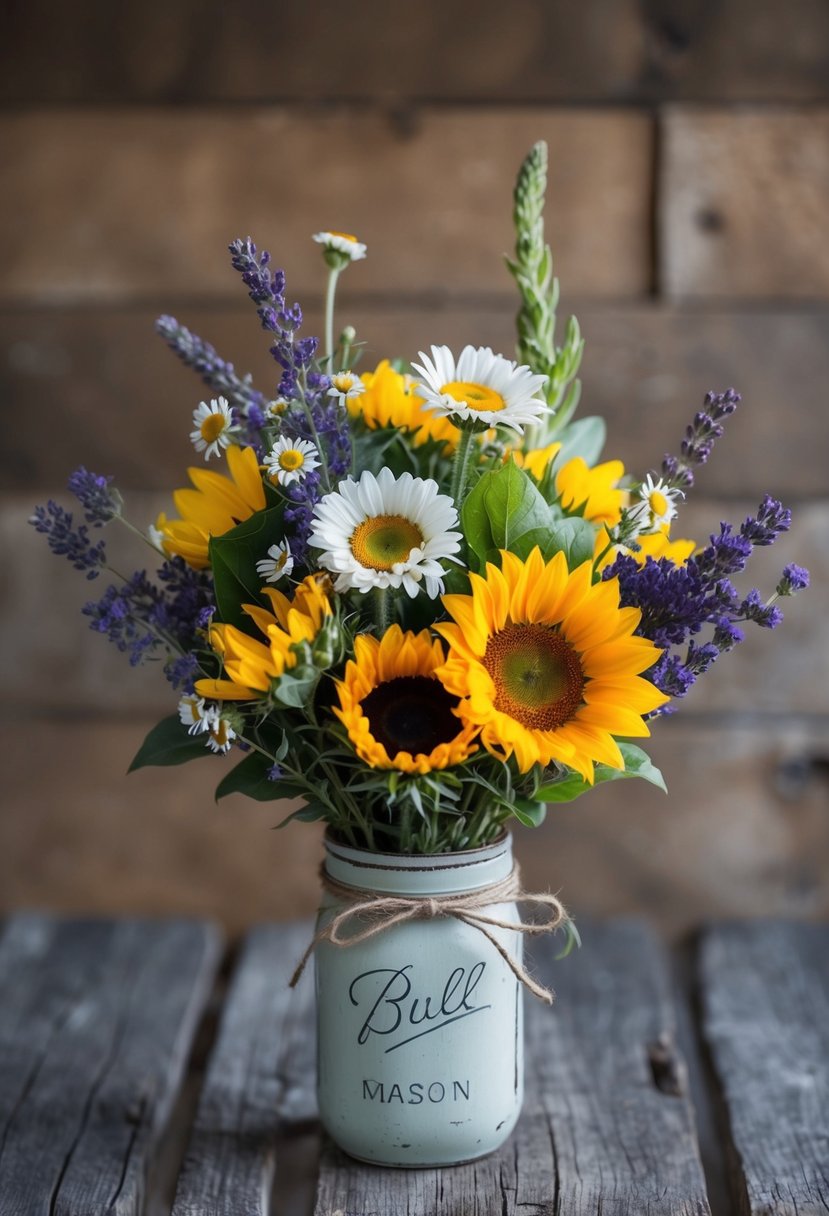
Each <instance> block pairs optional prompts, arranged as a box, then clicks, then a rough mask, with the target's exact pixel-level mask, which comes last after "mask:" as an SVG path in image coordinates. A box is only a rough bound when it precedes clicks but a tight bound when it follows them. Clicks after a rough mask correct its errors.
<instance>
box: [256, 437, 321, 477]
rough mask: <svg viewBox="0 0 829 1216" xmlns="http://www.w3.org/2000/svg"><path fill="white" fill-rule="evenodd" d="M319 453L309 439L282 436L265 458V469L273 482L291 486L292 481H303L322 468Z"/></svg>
mask: <svg viewBox="0 0 829 1216" xmlns="http://www.w3.org/2000/svg"><path fill="white" fill-rule="evenodd" d="M318 456H319V452H318V451H317V449H316V448H315V447H314V445H313V443H311V441H310V440H309V439H289V438H288V436H287V435H281V436H280V437H279V439H277V441H276V443H275V444H274V445H273V447H272V448H271V450H270V454H269V455H268V456H266V457H265V468H266V469H267V475H268V477H269V478H270V479H271V481H278V482H279V484H280V485H281V486H289V485H290V484H291V482H292V481H301V480H302V478H303V477H305V476H307V474H308V473H313V471H314V469H318V468H319V467H320V462H319V460H318V459H317V457H318Z"/></svg>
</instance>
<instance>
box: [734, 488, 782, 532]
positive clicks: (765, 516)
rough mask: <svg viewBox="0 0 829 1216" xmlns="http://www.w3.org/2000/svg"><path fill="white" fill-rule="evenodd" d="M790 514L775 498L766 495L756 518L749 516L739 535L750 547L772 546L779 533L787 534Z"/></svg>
mask: <svg viewBox="0 0 829 1216" xmlns="http://www.w3.org/2000/svg"><path fill="white" fill-rule="evenodd" d="M791 525H792V513H791V511H790V510H789V509H788V508H787V507H784V506H783V504H782V503H781V502H780V501H779V500H778V499H776V498H772V497H771V495H770V494H766V495H765V497H764V498H763V501H762V502H761V503H760V506H759V508H758V510H757V514H756V516H752V515H749V517H748V519H746V521H745V522H744V523H743V525H742V527H741V528H740V535H741V536H743V537H745V539H746V540H749V541H751V543H752V545H773V544H774V542H775V541H776V540H777V537H778V536H779V535H780V533H781V532H788V530H789V528H790V527H791Z"/></svg>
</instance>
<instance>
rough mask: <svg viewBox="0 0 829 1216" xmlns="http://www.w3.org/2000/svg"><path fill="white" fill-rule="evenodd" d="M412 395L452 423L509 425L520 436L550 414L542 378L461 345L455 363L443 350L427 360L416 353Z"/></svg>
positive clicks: (434, 351)
mask: <svg viewBox="0 0 829 1216" xmlns="http://www.w3.org/2000/svg"><path fill="white" fill-rule="evenodd" d="M420 358H421V360H422V363H413V364H412V367H413V368H414V370H415V371H416V372H418V373H419V375H420V379H419V382H418V383H417V384H416V385H415V389H416V391H417V392H418V393H419V394H420V395H421V397H423V399H424V408H425V409H428V410H433V411H434V413H436V414H438V415H443V416H446V417H451V418H452V419H453V420H454V421H456V422H461V423H463V422H465V421H467V420H468V419H473V420H474V421H476V422H480V423H483V424H485V425H486V426H487V427H490V426H509V427H512V429H513V430H514V431H518V433H519V434H522V433H523V430H524V427H525V426H531V425H532V424H533V423H535V422H538V421H539V419H540V418H541V417H542V416H543V415H544V414H548V413H549V412H550V408H549V406H548V405H547V403H546V401H545V400H544V399H543V397H542V396H541V390H542V389H543V387H544V384H545V383H546V379H547V377H546V376H537V375H535V374H534V373H533V372H531V371H530V369H529V368H528V367H524V366H521V367H519V366H518V365H517V364H516V363H513V362H511V361H510V360H509V359H505V358H504V356H503V355H496V354H495V353H494V351H492V350H491V349H490V348H489V347H488V346H479V347H474V346H465V347H464V348H463V350H462V351H461V354H460V358H459V359H458V360H457V362H456V361H455V357H454V355H453V354H452V352H451V351H450V349H449V347H448V346H433V347H432V357H431V359H430V358H429V356H428V355H426V354H424V353H423V351H421V352H420Z"/></svg>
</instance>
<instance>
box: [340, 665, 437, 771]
mask: <svg viewBox="0 0 829 1216" xmlns="http://www.w3.org/2000/svg"><path fill="white" fill-rule="evenodd" d="M457 704H458V698H457V697H453V696H452V694H451V693H448V692H447V691H446V689H445V688H444V687H443V685H442V684H440V683H439V682H438V681H437V680H433V679H431V678H430V677H429V676H398V677H397V678H396V679H394V680H387V681H386V682H385V683H384V684H378V686H377V687H376V688H373V689H372V690H371V692H370V693H369V694H368V696H367V697H364V698H363V701H362V707H363V713H364V714H365V715H366V717H367V718H368V722H369V728H370V730H371V733H372V735H373V736H374V738H375V739H376V740H377V742H378V743H382V745H383V747H385V749H386V751H387V752H388V754H389V758H390V759H393V758H394V757H395V756H396V755H397V753H398V752H408V753H409V755H410V756H417V755H424V756H428V755H429V753H430V752H431V751H433V750H434V748H436V747H437V746H438V744H440V743H449V742H450V741H451V740H452V739H454V738H455V736H456V735H457V733H458V731H459V730H460V722H459V721H458V719H457V718H456V717H455V715H454V714H453V713H452V709H453V707H454V706H455V705H457Z"/></svg>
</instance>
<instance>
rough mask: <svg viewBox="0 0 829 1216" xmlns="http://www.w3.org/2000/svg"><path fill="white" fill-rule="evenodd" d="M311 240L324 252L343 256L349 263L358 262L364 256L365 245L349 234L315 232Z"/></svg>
mask: <svg viewBox="0 0 829 1216" xmlns="http://www.w3.org/2000/svg"><path fill="white" fill-rule="evenodd" d="M312 239H313V240H315V241H316V242H317V244H318V245H323V246H324V247H325V249H326V250H334V251H335V252H337V253H342V254H345V256H346V257H347V258H348V259H349V261H351V262H359V261H360V260H361V258H364V257H365V256H366V247H365V245H364V244H363V243H362V242H361V241H358V240H357V238H356V236H352V235H351V233H350V232H315V233H314V235H313V238H312Z"/></svg>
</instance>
